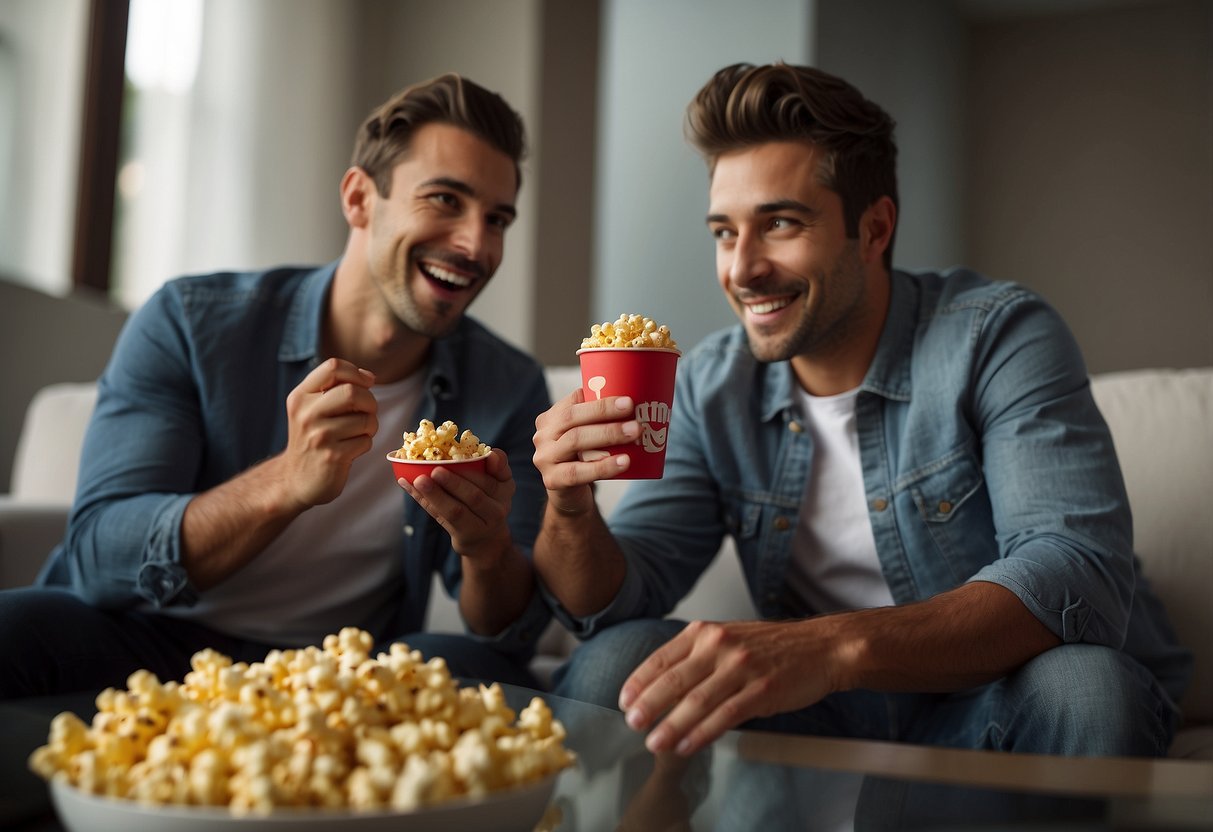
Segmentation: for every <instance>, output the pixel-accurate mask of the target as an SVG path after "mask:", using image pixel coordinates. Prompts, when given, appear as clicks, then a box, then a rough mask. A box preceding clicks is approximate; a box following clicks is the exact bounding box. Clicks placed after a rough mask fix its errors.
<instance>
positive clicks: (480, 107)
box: [350, 73, 526, 196]
mask: <svg viewBox="0 0 1213 832" xmlns="http://www.w3.org/2000/svg"><path fill="white" fill-rule="evenodd" d="M427 124H450V125H452V126H454V127H459V128H462V129H464V130H467V131H468V132H469V133H471V134H472V135H474V136H476V137H478V138H480V139H482V140H484V141H485V142H487V143H488V144H489V145H490V146H492V147H494V148H496V149H497V150H500V151H501V152H502V153H504V154H505V155H506V156H509V157H510V158H511V159H512V160H513V161H514V173H515V175H516V177H517V180H516V181H517V185H518V187H522V167H521V163H522V160H523V158H524V157H525V156H526V131H525V129H524V128H523V125H522V117H521V116H520V115H518V113H517V112H515V111H514V109H513V108H512V107H510V105H509V104H507V103H506V100H505V99H504V98H502V97H501V96H500V95H498V94H497V93H495V92H491V91H489V90H486V89H485V88H484V87H482V86H480V85H479V84H477V83H475V82H473V81H469V80H468V79H466V78H463V77H461V76H459V75H456V74H455V73H447V74H446V75H440V76H438V77H437V78H432V79H430V80H429V81H423V82H422V83H420V84H414V85H413V86H411V87H408V88H406V89H404V90H401V91H400V92H398V93H396V94H395V95H393V96H392V97H391V98H389V99H388V100H387V101H385V102H384V103H383V104H380V105H379V106H378V107H377V108H376V109H375V110H374V111H373V112H372V113H371V114H370V115H369V116H367V118H366V121H364V122H363V123H362V126H361V127H359V128H358V137H357V139H356V141H355V143H354V156H353V158H352V160H351V161H350V164H351V165H354V166H356V167H359V168H362V169H363V170H364V171H366V173H367V175H368V176H370V177H371V179H372V180H373V181H374V183H375V188H376V189H377V190H378V191H379V195H380V196H389V195H390V193H391V189H392V171H393V170H394V169H395V168H396V165H397V164H398V163H399V162H400V161H401V159H403V158H404V157H405V156H407V155H408V152H409V145H410V143H411V142H412V139H413V135H414V134H415V133H416V132H417V130H419V129H420V128H421V127H424V126H425V125H427Z"/></svg>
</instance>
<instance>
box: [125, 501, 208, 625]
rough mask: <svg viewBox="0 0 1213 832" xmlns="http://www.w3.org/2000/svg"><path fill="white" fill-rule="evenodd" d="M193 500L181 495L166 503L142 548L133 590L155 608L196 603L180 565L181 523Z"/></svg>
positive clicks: (193, 589)
mask: <svg viewBox="0 0 1213 832" xmlns="http://www.w3.org/2000/svg"><path fill="white" fill-rule="evenodd" d="M192 499H193V495H191V494H182V495H180V496H178V497H175V498H173V499H172V500H170V501H168V502H167V503H166V504H165V505H164V506H163V507H162V508H161V509H160V511H159V512H158V514H157V517H156V519H155V521H153V523H152V527H151V530H150V531H149V533H148V539H147V543H146V544H145V545H144V547H143V563H142V564H141V565H140V567H139V570H138V572H137V574H136V576H135V591H136V592H138V594H139V595H140V597H142V598H143V599H144V600H146V601H148V602H150V603H151V604H152V605H153V606H155V607H157V608H159V607H167V606H170V605H173V604H183V605H186V606H193V605H194V604H196V603H197V602H198V590H197V589H196V588H195V587H194V585H193V584H191V583H190V580H189V575H188V574H187V573H186V571H185V568H184V567H183V566H182V565H181V520H182V518H183V517H184V516H185V507H186V506H187V505H189V502H190V500H192Z"/></svg>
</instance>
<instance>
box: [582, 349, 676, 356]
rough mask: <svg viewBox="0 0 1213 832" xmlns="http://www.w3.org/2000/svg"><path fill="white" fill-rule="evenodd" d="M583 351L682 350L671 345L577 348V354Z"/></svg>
mask: <svg viewBox="0 0 1213 832" xmlns="http://www.w3.org/2000/svg"><path fill="white" fill-rule="evenodd" d="M583 352H672V353H674V355H682V350H677V349H674V348H672V347H582V348H581V349H579V350H577V354H578V355H581V354H582V353H583Z"/></svg>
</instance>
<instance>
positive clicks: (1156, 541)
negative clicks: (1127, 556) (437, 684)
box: [0, 367, 1213, 759]
mask: <svg viewBox="0 0 1213 832" xmlns="http://www.w3.org/2000/svg"><path fill="white" fill-rule="evenodd" d="M579 383H580V376H579V372H578V370H577V368H576V367H554V368H551V369H549V370H548V384H549V389H550V390H551V392H552V395H553V396H555V397H559V396H563V395H565V394H567V393H568V392H569V391H570V390H572V389H573V388H574V387H575V386H577V385H578V384H579ZM1092 384H1093V388H1094V391H1095V397H1096V400H1097V401H1098V402H1099V406H1100V408H1101V410H1102V411H1103V413H1104V416H1105V418H1106V419H1107V420H1108V423H1109V425H1110V426H1111V429H1112V434H1113V438H1114V440H1115V442H1116V448H1117V451H1118V453H1119V455H1120V462H1121V466H1122V468H1123V470H1124V475H1125V480H1126V482H1127V483H1128V490H1129V500H1130V503H1131V505H1132V506H1133V515H1134V527H1135V541H1136V548H1137V551H1138V552H1139V553H1140V555H1141V557H1142V560H1143V562H1144V564H1145V571H1146V575H1147V577H1148V578H1149V579H1150V581H1151V582H1152V584H1153V585H1154V588H1155V590H1156V591H1157V592H1158V594H1159V595H1160V596H1161V597H1162V599H1163V601H1164V602H1165V603H1166V605H1167V608H1168V610H1169V611H1170V614H1171V617H1172V621H1173V622H1174V624H1175V627H1176V630H1177V631H1178V633H1179V637H1180V640H1181V641H1182V642H1183V643H1184V644H1185V645H1187V646H1188V647H1189V648H1191V649H1192V650H1193V651H1194V652H1195V654H1196V657H1197V660H1196V669H1195V674H1194V676H1193V679H1192V684H1191V686H1190V687H1189V689H1188V691H1187V694H1186V695H1185V697H1184V699H1183V701H1182V702H1181V706H1182V708H1183V711H1184V716H1185V724H1184V728H1183V729H1182V730H1181V732H1180V734H1179V736H1178V737H1177V738H1176V740H1175V742H1174V744H1173V746H1172V749H1171V755H1172V756H1174V757H1194V758H1202V759H1213V646H1211V645H1210V642H1211V641H1213V604H1211V603H1210V601H1211V600H1213V512H1211V511H1210V510H1209V508H1208V506H1207V500H1208V495H1209V494H1210V493H1213V368H1202V369H1192V370H1141V371H1131V372H1121V373H1111V374H1107V375H1103V376H1096V377H1095V378H1094V379H1093V380H1092ZM95 395H96V394H95V390H94V387H93V385H91V384H57V385H52V386H50V387H48V388H45V389H43V390H41V391H40V392H39V393H38V394H37V395H36V396H35V397H34V399H33V401H32V402H31V403H30V406H29V409H28V411H27V414H26V419H25V425H24V428H23V430H22V432H21V437H20V440H19V442H18V446H17V451H16V457H15V461H14V468H13V477H12V488H11V490H10V493H9V494H7V495H0V587H9V586H21V585H24V584H27V583H29V582H30V581H31V580H32V579H33V577H34V575H35V574H36V573H37V570H38V568H39V566H40V565H41V563H42V561H43V559H44V557H45V555H46V554H47V552H48V551H49V550H50V548H51V547H52V546H53V545H54V544H55V543H56V542H58V540H59V538H60V537H61V536H62V534H63V529H64V526H65V524H66V516H67V509H68V506H69V504H70V501H71V498H72V494H73V493H74V490H75V481H76V461H77V459H78V458H79V455H80V448H81V442H82V438H83V432H84V426H85V424H86V422H87V420H88V416H89V414H90V412H91V410H92V404H93V400H94V398H95ZM624 488H626V483H623V482H617V483H604V484H603V485H602V487H601V488H600V490H599V501H600V504H601V506H602V508H603V511H604V513H609V511H610V509H611V508H612V507H613V506H614V504H615V503H616V502H617V500H618V499H619V496H620V494H621V493H622V490H623V489H624ZM434 599H435V600H434V603H433V604H432V609H431V610H430V618H429V625H430V627H431V628H432V629H435V630H458V629H459V627H460V625H459V619H458V616H457V614H456V612H455V608H454V605H453V604H452V603H451V602H450V601H449V599H447V598H446V596H445V595H444V594H443V593H442V592H441V591H439V592H435V593H434ZM674 615H676V616H678V617H681V618H687V619H692V618H704V619H718V620H719V619H731V618H748V617H752V616H753V608H752V606H751V605H750V603H749V600H748V598H747V596H746V593H745V583H744V580H743V579H742V577H741V571H740V569H739V567H738V565H737V562H736V557H735V553H734V551H733V549H732V544H731V543H726V544H725V546H724V547H723V549H722V550H721V554H720V556H718V557H717V558H716V561H715V562H714V564H713V566H712V567H711V569H710V570H709V571H708V572H707V573H706V574H705V575H704V576H703V578H702V579H701V580H700V582H699V583H698V585H696V587H695V590H694V592H693V593H692V594H691V595H690V596H689V597H688V598H686V599H685V600H684V601H683V603H682V604H681V605H680V606H679V607H678V609H676V610H675V611H674ZM573 646H574V640H573V639H572V637H571V636H569V635H568V633H566V632H565V631H564V630H563V629H561V628H560V627H559V626H558V625H555V624H554V625H553V626H552V628H551V629H549V631H548V632H547V633H545V635H544V638H543V641H542V644H541V651H540V656H539V657H538V658H537V660H536V666H537V669H538V670H539V671H540V672H541V673H543V672H549V671H550V670H551V668H553V667H554V666H555V665H556V664H558V663H559V662H560V661H561V660H562V659H563V658H564V657H565V656H566V655H567V654H568V652H569V651H570V650H571V649H572V647H573Z"/></svg>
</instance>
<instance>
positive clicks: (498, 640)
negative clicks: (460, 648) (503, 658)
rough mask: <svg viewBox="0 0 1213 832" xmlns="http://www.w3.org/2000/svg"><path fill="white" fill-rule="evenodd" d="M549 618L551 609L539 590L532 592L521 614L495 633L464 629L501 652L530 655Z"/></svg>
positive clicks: (476, 639)
mask: <svg viewBox="0 0 1213 832" xmlns="http://www.w3.org/2000/svg"><path fill="white" fill-rule="evenodd" d="M551 620H552V610H551V609H550V608H549V607H548V605H547V603H546V602H545V600H544V598H543V596H542V595H541V594H540V593H539V592H532V593H531V600H530V601H529V602H528V603H527V606H526V609H524V610H523V611H522V614H521V615H519V616H518V617H517V618H515V619H514V621H513V622H512V623H510V624H509V625H508V626H506V628H505V629H503V630H502V631H501V632H499V633H497V634H496V635H492V636H485V635H480V634H479V633H474V632H472V631H471V630H469V629H467V628H466V627H465V628H464V631H465V633H466V634H467V636H468V637H469V638H471V639H472V640H473V641H478V642H480V643H482V644H488V645H491V646H493V647H495V648H497V649H498V650H500V651H502V652H506V653H514V654H521V655H526V656H532V655H534V653H535V649H536V647H537V646H538V644H539V637H540V636H541V635H543V631H544V630H545V629H546V628H547V625H548V622H549V621H551Z"/></svg>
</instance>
